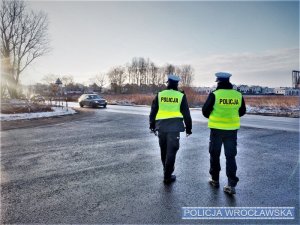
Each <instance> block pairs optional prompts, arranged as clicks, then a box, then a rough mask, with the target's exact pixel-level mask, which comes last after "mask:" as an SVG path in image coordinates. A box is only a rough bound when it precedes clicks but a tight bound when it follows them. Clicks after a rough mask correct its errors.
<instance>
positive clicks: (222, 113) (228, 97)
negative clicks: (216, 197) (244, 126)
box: [202, 73, 246, 194]
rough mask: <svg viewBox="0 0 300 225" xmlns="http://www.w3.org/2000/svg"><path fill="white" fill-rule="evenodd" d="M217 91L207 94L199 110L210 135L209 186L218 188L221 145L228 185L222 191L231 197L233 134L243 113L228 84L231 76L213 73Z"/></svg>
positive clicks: (234, 180) (241, 100)
mask: <svg viewBox="0 0 300 225" xmlns="http://www.w3.org/2000/svg"><path fill="white" fill-rule="evenodd" d="M216 76H217V82H218V85H217V89H216V91H214V92H213V93H211V94H210V95H209V96H208V98H207V100H206V102H205V103H204V105H203V107H202V113H203V115H204V116H205V117H206V118H209V122H208V127H209V128H210V129H211V132H210V143H209V153H210V170H209V172H210V174H211V180H210V183H211V184H212V185H213V186H215V187H219V173H220V170H221V167H220V154H221V147H222V145H224V151H225V156H226V175H227V177H228V185H227V186H225V187H224V191H225V192H227V193H229V194H235V186H236V185H237V182H238V181H239V178H238V177H237V176H236V171H237V165H236V160H235V156H236V154H237V131H238V129H239V128H240V117H241V116H243V115H244V114H245V113H246V106H245V101H244V98H243V97H242V95H241V94H240V93H239V92H237V91H235V90H233V86H232V84H231V83H230V82H229V77H230V76H231V74H228V73H217V74H216Z"/></svg>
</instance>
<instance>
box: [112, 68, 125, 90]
mask: <svg viewBox="0 0 300 225" xmlns="http://www.w3.org/2000/svg"><path fill="white" fill-rule="evenodd" d="M108 78H109V81H110V84H111V86H112V89H114V91H115V92H121V89H122V86H123V84H124V82H125V81H126V78H127V77H126V73H125V69H124V67H122V66H118V67H114V68H112V69H111V70H110V71H109V72H108Z"/></svg>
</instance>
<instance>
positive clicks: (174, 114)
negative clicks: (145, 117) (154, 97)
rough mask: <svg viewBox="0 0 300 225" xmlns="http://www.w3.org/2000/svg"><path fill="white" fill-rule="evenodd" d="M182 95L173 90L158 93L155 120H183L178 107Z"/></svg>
mask: <svg viewBox="0 0 300 225" xmlns="http://www.w3.org/2000/svg"><path fill="white" fill-rule="evenodd" d="M182 97H183V94H182V93H181V92H179V91H175V90H172V89H170V90H164V91H161V92H159V93H158V112H157V114H156V117H155V120H163V119H171V118H183V116H182V114H181V112H180V105H181V101H182Z"/></svg>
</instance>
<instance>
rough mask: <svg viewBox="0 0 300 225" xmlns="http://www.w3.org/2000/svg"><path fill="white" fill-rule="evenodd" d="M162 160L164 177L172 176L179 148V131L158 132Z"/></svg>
mask: <svg viewBox="0 0 300 225" xmlns="http://www.w3.org/2000/svg"><path fill="white" fill-rule="evenodd" d="M158 138H159V146H160V153H161V162H162V164H163V168H164V178H165V179H168V178H170V177H171V175H172V173H173V171H174V168H175V167H174V165H175V160H176V153H177V151H178V149H179V141H180V134H179V132H158Z"/></svg>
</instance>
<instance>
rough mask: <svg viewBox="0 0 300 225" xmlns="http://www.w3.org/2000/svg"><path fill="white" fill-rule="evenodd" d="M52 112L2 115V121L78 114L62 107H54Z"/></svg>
mask: <svg viewBox="0 0 300 225" xmlns="http://www.w3.org/2000/svg"><path fill="white" fill-rule="evenodd" d="M52 110H53V111H52V112H39V113H16V114H1V113H0V120H1V121H11V120H28V119H36V118H46V117H53V116H63V115H71V114H75V113H77V112H76V111H75V110H74V109H71V108H68V110H67V108H66V107H64V108H61V107H52Z"/></svg>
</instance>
